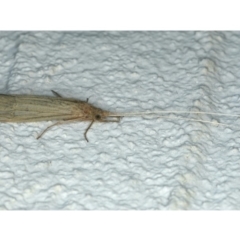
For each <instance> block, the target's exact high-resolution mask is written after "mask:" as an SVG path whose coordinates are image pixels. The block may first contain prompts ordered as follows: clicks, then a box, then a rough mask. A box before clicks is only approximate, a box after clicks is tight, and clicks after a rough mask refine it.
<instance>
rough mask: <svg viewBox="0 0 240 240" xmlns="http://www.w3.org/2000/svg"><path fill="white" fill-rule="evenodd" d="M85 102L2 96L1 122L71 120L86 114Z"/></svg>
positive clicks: (0, 104)
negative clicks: (84, 110) (83, 106)
mask: <svg viewBox="0 0 240 240" xmlns="http://www.w3.org/2000/svg"><path fill="white" fill-rule="evenodd" d="M83 104H85V102H82V101H78V100H75V99H66V98H60V97H43V96H34V95H4V94H0V122H37V121H50V120H69V119H74V118H78V117H81V115H83V114H84V112H83V111H82V108H81V105H83Z"/></svg>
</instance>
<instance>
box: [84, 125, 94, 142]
mask: <svg viewBox="0 0 240 240" xmlns="http://www.w3.org/2000/svg"><path fill="white" fill-rule="evenodd" d="M93 123H94V120H93V121H92V122H91V123H90V124H89V126H88V127H87V129H86V130H85V133H84V137H85V139H86V141H87V142H88V139H87V132H88V130H89V129H90V128H91V126H92V125H93Z"/></svg>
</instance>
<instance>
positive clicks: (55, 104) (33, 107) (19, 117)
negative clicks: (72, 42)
mask: <svg viewBox="0 0 240 240" xmlns="http://www.w3.org/2000/svg"><path fill="white" fill-rule="evenodd" d="M53 93H54V94H55V95H57V96H56V97H47V96H34V95H5V94H0V122H39V121H58V122H56V123H55V124H53V125H51V126H49V127H48V128H46V129H45V130H44V131H43V132H42V133H41V134H40V135H39V136H38V137H37V139H39V138H40V137H41V136H42V135H43V134H44V133H45V132H46V131H47V130H48V129H49V128H51V127H53V126H55V125H59V124H63V123H70V122H77V121H88V122H90V125H89V126H88V128H87V129H86V131H85V133H84V136H85V139H86V140H87V141H88V139H87V132H88V130H89V129H90V128H91V126H92V124H93V123H94V122H95V121H98V122H118V121H119V120H120V118H119V117H113V118H111V117H110V116H109V115H110V114H111V113H110V112H108V111H104V110H102V109H99V108H96V107H94V106H92V105H91V104H90V103H88V102H84V101H80V100H76V99H71V98H62V97H61V96H60V95H59V94H58V93H56V92H54V91H53Z"/></svg>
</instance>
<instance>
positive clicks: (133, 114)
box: [109, 110, 240, 117]
mask: <svg viewBox="0 0 240 240" xmlns="http://www.w3.org/2000/svg"><path fill="white" fill-rule="evenodd" d="M164 113H166V114H167V113H178V114H181V113H189V114H201V115H204V114H206V115H215V116H229V117H240V114H228V113H216V112H199V111H165V110H163V111H146V112H125V113H124V112H123V113H110V115H109V117H136V116H146V115H156V114H164Z"/></svg>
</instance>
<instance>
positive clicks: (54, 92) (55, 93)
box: [51, 90, 62, 98]
mask: <svg viewBox="0 0 240 240" xmlns="http://www.w3.org/2000/svg"><path fill="white" fill-rule="evenodd" d="M51 91H52V93H53V94H54V95H55V96H57V97H60V98H62V96H61V95H60V94H59V93H57V92H56V91H54V90H51Z"/></svg>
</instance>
